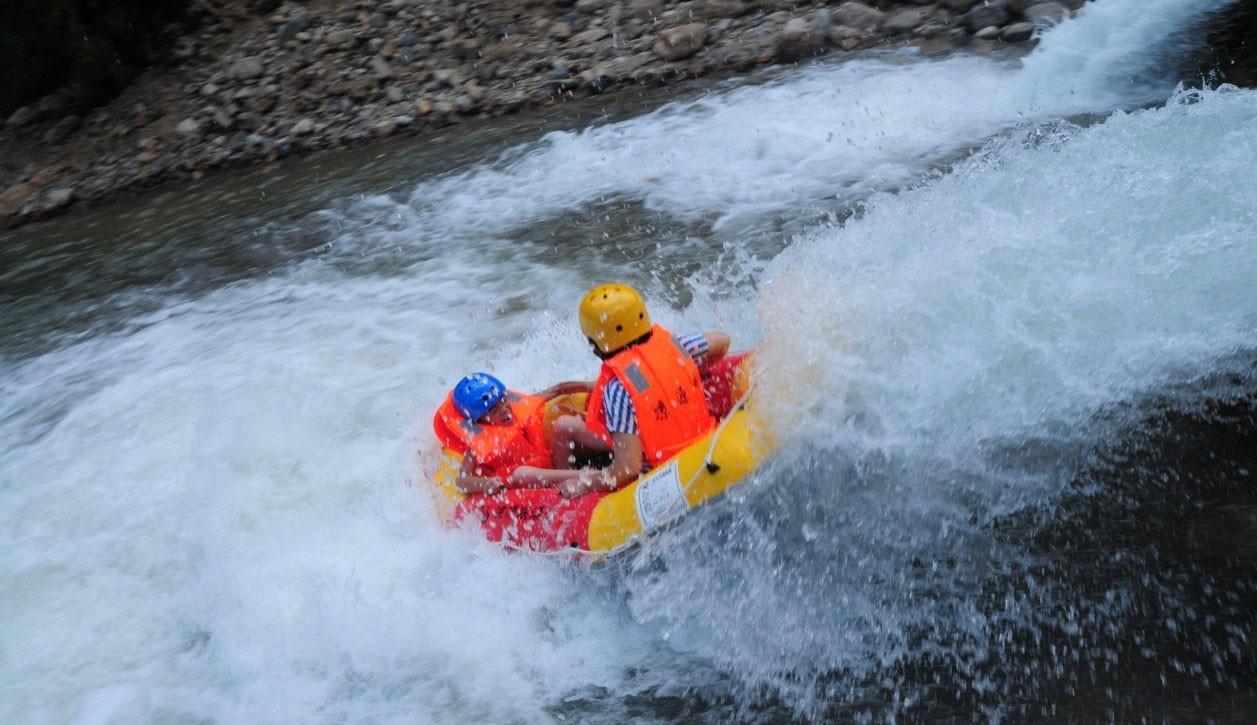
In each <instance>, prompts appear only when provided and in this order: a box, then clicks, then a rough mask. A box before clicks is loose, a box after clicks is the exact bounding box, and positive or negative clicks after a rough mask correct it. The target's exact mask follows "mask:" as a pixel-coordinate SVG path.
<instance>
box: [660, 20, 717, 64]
mask: <svg viewBox="0 0 1257 725" xmlns="http://www.w3.org/2000/svg"><path fill="white" fill-rule="evenodd" d="M706 42H707V26H706V25H704V24H703V23H689V24H687V25H679V26H677V27H675V28H668V29H667V30H664V31H663V32H661V33H659V39H658V40H657V41H656V42H655V45H654V50H655V53H656V54H658V55H659V57H661V58H663V59H664V60H682V59H684V58H688V57H690V56H691V55H694V54H695V53H697V52H698V51H699V50H701V49H702V47H703V44H704V43H706Z"/></svg>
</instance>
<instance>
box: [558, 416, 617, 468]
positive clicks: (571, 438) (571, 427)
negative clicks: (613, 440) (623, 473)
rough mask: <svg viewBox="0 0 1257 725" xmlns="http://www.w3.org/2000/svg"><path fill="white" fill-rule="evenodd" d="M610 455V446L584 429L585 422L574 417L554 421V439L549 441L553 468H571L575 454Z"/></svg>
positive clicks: (587, 429) (563, 417) (561, 417)
mask: <svg viewBox="0 0 1257 725" xmlns="http://www.w3.org/2000/svg"><path fill="white" fill-rule="evenodd" d="M578 452H584V453H610V452H611V446H609V445H607V442H606V441H604V440H603V439H601V438H599V437H598V436H596V435H594V434H593V433H592V432H590V430H589V428H587V427H585V421H584V420H582V419H581V418H580V417H578V416H575V415H564V416H560V417H559V419H558V420H556V421H554V438H553V440H551V441H550V462H551V463H552V464H554V467H555V468H571V467H572V466H573V464H575V463H576V454H577V453H578Z"/></svg>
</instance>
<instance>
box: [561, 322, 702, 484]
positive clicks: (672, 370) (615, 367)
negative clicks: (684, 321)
mask: <svg viewBox="0 0 1257 725" xmlns="http://www.w3.org/2000/svg"><path fill="white" fill-rule="evenodd" d="M612 377H614V378H615V379H617V380H619V381H620V384H621V385H623V386H624V389H625V390H626V391H627V392H628V395H629V399H630V400H631V401H633V411H634V412H635V413H637V432H638V434H639V435H640V436H641V437H642V450H643V452H644V454H645V456H646V461H647V462H648V463H649V464H650V466H651V467H654V466H657V465H659V464H660V463H663V462H664V461H666V460H668V459H669V458H671V457H672V456H674V455H676V454H677V453H678V452H680V451H681V449H683V448H685V447H686V446H688V445H689V444H691V443H693V442H694V441H695V440H696V439H698V438H700V437H702V436H703V435H705V434H707V433H708V432H709V431H711V430H712V429H713V428H715V427H716V420H715V419H714V418H712V417H711V414H710V413H709V412H707V399H706V398H705V397H704V396H703V380H702V377H701V375H700V374H699V372H698V365H696V364H695V363H694V360H693V358H691V357H690V356H689V353H687V352H685V350H683V349H681V347H680V346H679V345H677V344H676V342H675V341H674V340H673V339H672V334H671V333H669V332H668V331H667V330H665V329H664V328H662V327H660V326H659V325H655V326H654V327H652V328H651V335H650V339H649V340H647V341H646V342H643V343H639V344H637V345H631V346H629V347H627V348H625V349H624V350H621V351H620V352H618V353H616V354H615V355H614V356H612V357H611V358H609V359H607V360H604V361H603V363H602V371H601V372H600V373H599V374H598V381H597V382H596V383H594V389H593V392H591V393H590V394H589V404H588V408H586V413H585V424H586V425H587V426H588V427H589V430H591V431H593V432H594V433H595V434H597V435H598V436H601V437H602V438H604V439H605V440H607V441H610V440H611V435H610V433H609V432H608V430H607V419H606V411H605V410H604V409H603V406H604V402H603V392H604V390H605V388H606V387H607V383H608V382H610V381H611V378H612Z"/></svg>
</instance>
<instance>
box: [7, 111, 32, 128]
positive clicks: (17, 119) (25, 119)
mask: <svg viewBox="0 0 1257 725" xmlns="http://www.w3.org/2000/svg"><path fill="white" fill-rule="evenodd" d="M34 120H35V109H34V108H31V107H30V106H22V107H21V108H19V109H17V110H16V111H14V112H13V113H10V114H9V120H8V121H6V122H5V123H7V124H9V125H10V126H13V127H14V128H16V127H18V126H25V125H27V124H29V123H30V122H32V121H34Z"/></svg>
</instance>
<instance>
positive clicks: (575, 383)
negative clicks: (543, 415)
mask: <svg viewBox="0 0 1257 725" xmlns="http://www.w3.org/2000/svg"><path fill="white" fill-rule="evenodd" d="M593 389H594V384H593V383H592V382H590V381H588V380H567V381H564V382H562V383H555V384H554V385H551V386H550V387H548V388H546V389H545V390H540V391H538V392H537V396H538V397H541V398H545V399H546V400H549V399H551V398H557V397H559V396H560V395H568V394H570V393H588V392H589V391H591V390H593Z"/></svg>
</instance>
